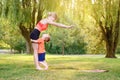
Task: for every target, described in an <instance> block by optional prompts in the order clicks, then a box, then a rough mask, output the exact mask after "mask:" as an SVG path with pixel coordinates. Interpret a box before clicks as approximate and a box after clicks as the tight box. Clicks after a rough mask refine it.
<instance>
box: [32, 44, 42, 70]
mask: <svg viewBox="0 0 120 80" xmlns="http://www.w3.org/2000/svg"><path fill="white" fill-rule="evenodd" d="M32 47H33V50H34V63H35V67H36V69H38V70H41V69H42V68H41V67H40V66H39V63H38V44H36V43H32Z"/></svg>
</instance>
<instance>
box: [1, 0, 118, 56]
mask: <svg viewBox="0 0 120 80" xmlns="http://www.w3.org/2000/svg"><path fill="white" fill-rule="evenodd" d="M104 2H105V3H107V4H109V5H110V6H108V7H106V8H109V10H110V11H111V12H112V13H110V14H111V16H113V17H112V18H113V20H114V21H113V22H111V21H110V20H111V19H110V20H107V21H108V22H107V23H108V24H107V25H108V26H107V27H108V28H109V25H110V24H111V23H113V24H115V23H116V20H117V17H118V16H117V10H119V4H118V3H119V0H114V1H112V0H110V1H109V0H108V1H107V0H103V1H101V0H30V1H29V2H28V1H27V0H0V39H1V40H0V48H2V49H3V48H7V49H11V50H17V51H19V52H20V53H21V52H25V53H30V52H29V51H30V48H29V47H30V46H31V45H30V39H29V35H30V32H31V31H32V30H33V28H34V26H35V25H36V23H37V22H38V21H39V20H40V19H41V18H44V17H46V15H47V12H49V11H54V12H56V13H57V15H58V20H57V22H60V23H63V24H66V25H72V24H73V25H75V27H74V28H72V29H62V28H57V27H54V26H51V25H49V28H48V30H47V31H45V32H43V33H49V34H50V35H51V41H50V42H49V43H46V50H47V51H48V52H49V53H51V54H105V53H106V42H105V40H104V37H103V35H102V32H101V29H100V27H99V26H98V24H97V21H99V19H100V20H101V19H102V22H103V24H104V23H105V22H106V20H104V19H103V18H102V17H101V15H102V16H104V15H105V14H106V13H107V14H109V11H106V12H105V9H106V8H105V7H102V6H101V5H103V6H105V5H104ZM94 10H95V11H96V12H97V11H98V13H95V11H94ZM102 12H103V13H102ZM119 26H120V25H118V27H119ZM114 28H115V26H114V25H113V29H114ZM118 30H119V29H118ZM115 32H116V31H113V33H115ZM43 33H41V35H42V34H43ZM118 37H119V36H118ZM112 38H113V37H112ZM109 39H110V38H108V40H109ZM118 41H119V40H118ZM111 44H112V43H111ZM117 45H118V47H117V52H116V53H119V52H120V51H119V50H120V45H119V43H118V44H117Z"/></svg>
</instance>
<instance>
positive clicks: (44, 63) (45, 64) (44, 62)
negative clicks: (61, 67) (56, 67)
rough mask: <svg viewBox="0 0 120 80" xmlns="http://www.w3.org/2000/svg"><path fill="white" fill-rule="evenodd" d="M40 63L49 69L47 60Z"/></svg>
mask: <svg viewBox="0 0 120 80" xmlns="http://www.w3.org/2000/svg"><path fill="white" fill-rule="evenodd" d="M40 64H42V65H44V66H45V70H47V69H48V64H47V62H46V61H40Z"/></svg>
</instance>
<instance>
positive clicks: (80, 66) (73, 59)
mask: <svg viewBox="0 0 120 80" xmlns="http://www.w3.org/2000/svg"><path fill="white" fill-rule="evenodd" d="M46 60H47V62H48V64H49V69H48V70H47V71H37V70H35V67H34V63H33V55H26V54H11V55H10V54H0V80H120V76H119V74H120V68H119V66H120V64H118V63H119V61H120V58H117V59H108V58H104V55H81V56H80V55H79V56H78V55H76V56H75V55H74V56H73V55H66V56H62V55H47V56H46ZM94 69H105V70H109V72H105V73H88V72H81V70H94ZM108 76H109V77H108Z"/></svg>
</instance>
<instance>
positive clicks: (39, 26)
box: [36, 22, 48, 32]
mask: <svg viewBox="0 0 120 80" xmlns="http://www.w3.org/2000/svg"><path fill="white" fill-rule="evenodd" d="M36 28H37V29H38V30H39V31H40V32H41V31H44V30H46V29H47V28H48V24H42V23H41V22H38V24H37V25H36Z"/></svg>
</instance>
